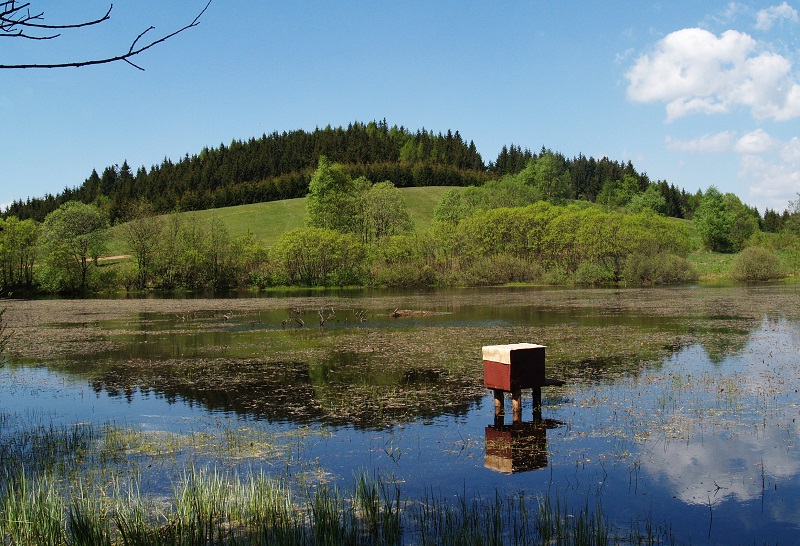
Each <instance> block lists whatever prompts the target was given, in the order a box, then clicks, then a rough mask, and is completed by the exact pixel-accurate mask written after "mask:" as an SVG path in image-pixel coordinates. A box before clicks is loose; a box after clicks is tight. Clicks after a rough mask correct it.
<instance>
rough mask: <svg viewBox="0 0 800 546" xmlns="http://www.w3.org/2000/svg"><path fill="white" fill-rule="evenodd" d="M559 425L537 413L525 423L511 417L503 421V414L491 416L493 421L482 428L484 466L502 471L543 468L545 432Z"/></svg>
mask: <svg viewBox="0 0 800 546" xmlns="http://www.w3.org/2000/svg"><path fill="white" fill-rule="evenodd" d="M562 424H563V423H561V422H559V421H556V420H555V419H542V418H541V416H539V418H536V417H534V419H533V420H532V421H530V422H527V423H525V422H523V421H522V420H521V419H519V418H515V419H514V420H513V422H512V423H511V424H506V423H505V418H504V416H503V415H497V416H495V419H494V424H492V425H489V426H487V427H486V457H485V459H484V466H485V467H486V468H488V469H490V470H495V471H497V472H502V473H504V474H514V473H517V472H529V471H531V470H538V469H540V468H545V467H547V431H548V430H549V429H553V428H557V427H560V426H561V425H562Z"/></svg>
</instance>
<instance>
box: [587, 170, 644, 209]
mask: <svg viewBox="0 0 800 546" xmlns="http://www.w3.org/2000/svg"><path fill="white" fill-rule="evenodd" d="M638 194H639V180H638V179H637V178H636V177H635V176H633V175H630V174H626V175H624V176H623V177H622V179H621V180H615V179H609V180H607V181H606V182H605V183H604V184H603V187H602V189H601V190H600V193H598V194H597V203H599V204H601V205H603V206H604V207H606V208H608V209H611V210H615V209H619V208H623V207H625V206H626V205H628V204H629V203H630V202H631V200H632V199H633V198H634V197H635V196H636V195H638Z"/></svg>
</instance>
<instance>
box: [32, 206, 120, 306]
mask: <svg viewBox="0 0 800 546" xmlns="http://www.w3.org/2000/svg"><path fill="white" fill-rule="evenodd" d="M106 227H108V220H107V218H106V216H105V214H103V212H102V211H100V209H98V208H97V207H96V206H94V205H86V204H84V203H80V202H78V201H70V202H68V203H64V204H63V205H61V206H60V207H59V208H58V209H56V210H55V211H53V212H51V213H50V214H48V215H47V218H45V220H44V224H43V226H42V230H43V234H42V235H43V241H44V246H43V250H44V255H45V259H44V267H43V278H44V281H43V284H44V285H45V286H47V287H48V288H49V289H50V290H51V291H54V292H65V291H67V292H76V291H78V292H82V291H85V290H87V289H88V288H90V284H89V280H90V268H91V267H92V265H93V261H95V260H96V259H97V257H99V256H100V255H101V254H102V253H103V249H104V247H105V243H106V240H107V233H106V230H105V228H106Z"/></svg>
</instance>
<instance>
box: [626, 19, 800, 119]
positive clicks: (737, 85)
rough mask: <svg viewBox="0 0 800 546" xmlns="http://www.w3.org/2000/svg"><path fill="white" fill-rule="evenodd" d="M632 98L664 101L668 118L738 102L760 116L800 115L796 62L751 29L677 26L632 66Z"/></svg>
mask: <svg viewBox="0 0 800 546" xmlns="http://www.w3.org/2000/svg"><path fill="white" fill-rule="evenodd" d="M626 77H627V79H628V81H629V85H628V98H629V99H630V100H632V101H636V102H645V103H648V102H663V103H665V104H666V112H667V120H668V121H672V120H675V119H678V118H680V117H683V116H687V115H690V114H698V113H702V114H719V113H726V112H729V111H731V109H732V108H734V107H736V106H744V107H747V108H750V110H751V112H752V114H753V116H754V117H756V118H758V119H774V120H778V121H785V120H789V119H792V118H795V117H798V116H800V83H798V81H797V78H796V77H795V76H794V75H793V74H792V65H791V62H790V61H789V60H788V59H786V58H785V57H782V56H781V55H778V54H776V53H771V52H767V51H762V52H759V44H758V42H757V41H756V40H755V39H753V38H752V37H751V36H749V35H748V34H745V33H742V32H738V31H735V30H728V31H725V32H724V33H723V34H722V35H721V36H719V37H718V36H716V35H715V34H713V33H711V32H709V31H707V30H704V29H700V28H688V29H682V30H678V31H676V32H672V33H670V34H668V35H667V36H665V37H664V38H663V39H662V40H660V41H659V42H658V43H657V44H656V46H655V48H654V50H653V51H652V52H650V53H647V54H644V55H641V56H639V58H638V59H637V60H636V61H635V63H634V65H633V66H632V67H631V68H630V70H629V71H628V72H627V74H626Z"/></svg>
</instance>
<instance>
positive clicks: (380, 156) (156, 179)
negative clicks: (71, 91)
mask: <svg viewBox="0 0 800 546" xmlns="http://www.w3.org/2000/svg"><path fill="white" fill-rule="evenodd" d="M322 156H325V157H327V158H329V159H330V160H331V161H333V162H335V163H337V164H340V165H341V166H342V168H343V169H344V170H345V171H347V173H348V174H349V175H350V176H352V177H353V178H358V177H365V178H367V179H369V180H377V181H383V180H390V181H392V183H393V184H394V185H395V186H397V187H412V186H479V185H482V184H484V183H485V182H487V181H489V180H496V179H499V178H502V177H503V176H507V175H515V174H519V173H521V172H523V171H525V170H526V168H527V167H528V166H529V164H530V163H531V161H532V160H533V161H536V162H537V165H538V168H539V169H540V170H544V167H545V163H546V164H547V165H546V168H547V169H548V171H549V175H550V177H551V179H552V182H553V184H554V187H553V188H552V189H553V191H554V192H556V193H555V194H554V195H557V196H558V197H564V198H569V199H580V200H585V201H589V202H595V201H597V200H598V199H601V200H602V199H603V198H604V195H606V194H607V193H608V188H609V187H610V185H613V184H615V183H617V182H618V181H623V180H627V181H633V183H634V185H635V186H636V187H637V188H638V190H641V191H644V190H645V189H647V188H648V187H649V186H651V185H653V186H655V189H657V190H658V191H659V192H660V193H661V195H662V196H663V197H664V198H665V199H666V201H667V214H668V215H669V216H673V217H676V218H691V216H692V214H693V212H694V210H695V209H696V207H697V203H698V195H697V194H690V193H687V192H686V191H685V190H679V189H678V188H676V187H675V186H674V185H672V184H669V183H667V182H666V181H657V182H652V181H651V180H650V179H649V178H648V176H647V174H645V173H639V172H637V170H636V168H635V167H634V166H633V164H632V163H631V162H630V161H628V162H627V163H623V162H621V161H615V160H611V159H609V158H606V157H604V158H601V159H595V158H592V157H586V156H584V155H579V156H578V157H574V158H567V157H565V156H564V155H562V154H560V153H557V152H552V151H551V150H548V149H545V148H544V147H543V148H542V150H541V151H540V152H539V153H532V152H531V151H530V150H528V149H524V150H523V149H522V148H520V147H519V146H515V145H511V146H510V147H508V146H504V147H503V148H502V150H501V151H500V153H499V154H498V156H497V158H496V159H495V160H494V161H490V162H489V163H488V164H487V163H485V162H484V160H483V158H482V157H481V155H480V153H478V151H477V149H476V147H475V144H474V142H473V141H471V140H470V141H467V140H466V139H464V138H463V137H462V136H461V134H460V133H459V132H458V131H455V132H452V131H450V130H448V131H447V132H446V133H445V134H441V133H434V132H433V131H430V130H426V129H424V128H423V129H421V130H417V131H415V132H412V131H411V130H409V129H407V128H405V127H403V126H400V127H398V126H396V125H393V126H391V127H390V126H389V125H388V124H387V123H386V121H385V120H383V121H380V122H375V121H372V122H369V123H359V122H355V123H351V124H349V125H348V126H347V127H346V128H344V127H337V128H333V127H330V126H327V127H325V128H323V129H320V128H317V129H315V130H314V131H310V132H308V131H304V130H296V131H291V132H283V133H278V132H273V133H271V134H269V135H267V134H264V135H262V136H261V137H260V138H251V139H249V140H247V141H241V140H234V141H232V142H231V143H230V144H229V145H225V144H220V145H219V147H216V148H208V147H206V148H204V149H203V150H201V151H200V153H198V154H194V155H191V156H190V155H189V154H186V155H185V156H184V157H183V158H181V159H180V160H178V161H173V160H171V159H169V158H164V160H163V161H162V162H161V163H160V164H158V165H153V166H151V167H150V168H149V169H147V168H145V167H144V166H140V167H138V168H136V169H134V168H133V167H132V166H131V165H129V164H128V162H127V161H123V162H122V164H121V165H110V166H107V167H105V168H104V169H102V170H101V171H100V172H99V173H98V171H97V170H93V171H92V172H91V174H90V175H89V177H88V178H87V179H86V180H85V181H84V182H83V183H82V184H80V185H79V186H76V187H65V188H64V190H63V191H62V192H60V193H58V194H56V195H53V194H47V195H45V196H44V197H41V198H30V199H27V200H25V201H22V200H17V201H15V202H13V203H12V204H11V205H10V206H9V207H8V209H7V210H6V211H5V212H4V217H9V216H16V217H17V218H19V219H21V220H25V219H28V218H31V219H34V220H36V221H38V222H43V221H44V218H45V217H46V216H47V215H48V214H49V213H51V212H53V211H54V210H56V209H57V208H58V207H59V206H61V205H62V204H64V203H66V202H69V201H80V202H83V203H86V204H90V203H91V204H95V205H97V206H98V207H99V208H101V209H102V210H103V211H104V212H105V213H106V214H107V216H108V219H109V222H111V223H112V225H113V224H116V223H119V222H122V221H125V220H127V219H128V218H127V216H126V211H128V210H129V209H130V206H129V204H130V203H132V202H134V201H137V200H146V201H148V202H149V203H150V204H151V205H152V207H153V209H154V211H156V212H160V213H167V212H170V211H174V210H180V211H191V210H204V209H210V208H221V207H227V206H235V205H242V204H249V203H257V202H265V201H274V200H280V199H289V198H295V197H303V196H305V195H306V193H307V191H308V186H309V183H310V180H311V175H312V174H313V173H314V170H315V169H316V167H317V164H318V162H319V159H320V157H322ZM539 160H541V161H539ZM604 188H606V194H604V193H603V192H604Z"/></svg>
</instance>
